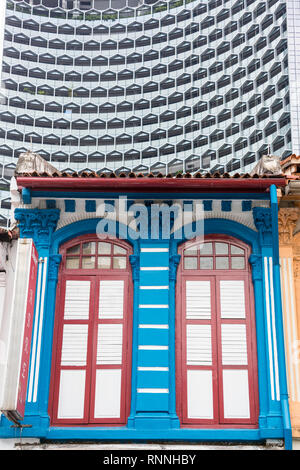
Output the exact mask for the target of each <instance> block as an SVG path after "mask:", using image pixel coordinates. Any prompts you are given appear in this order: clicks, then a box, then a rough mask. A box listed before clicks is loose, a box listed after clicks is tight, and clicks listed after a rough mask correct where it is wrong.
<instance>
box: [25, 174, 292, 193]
mask: <svg viewBox="0 0 300 470" xmlns="http://www.w3.org/2000/svg"><path fill="white" fill-rule="evenodd" d="M17 184H18V188H19V189H22V188H31V189H33V190H43V189H47V190H48V191H60V190H66V189H67V190H70V191H75V190H76V191H95V190H96V191H103V192H110V191H127V192H136V191H143V190H147V191H149V192H152V191H153V192H157V191H158V190H159V191H160V192H169V191H172V190H176V191H177V190H182V191H184V192H186V193H191V192H194V191H196V190H200V189H204V190H206V191H207V190H212V191H213V192H219V191H220V192H221V191H224V190H226V189H230V190H237V189H238V190H240V191H241V192H248V191H249V190H252V191H255V192H264V191H266V190H267V189H268V188H269V187H270V186H271V185H272V184H275V186H285V185H286V179H285V178H242V177H241V178H204V177H203V178H147V177H144V178H109V177H108V178H72V177H70V178H66V177H52V178H51V177H34V176H33V177H31V176H18V177H17Z"/></svg>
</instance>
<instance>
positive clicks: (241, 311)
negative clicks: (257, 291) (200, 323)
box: [220, 280, 246, 318]
mask: <svg viewBox="0 0 300 470" xmlns="http://www.w3.org/2000/svg"><path fill="white" fill-rule="evenodd" d="M220 297H221V318H245V316H246V311H245V286H244V281H243V280H231V281H226V280H225V281H224V280H223V281H220Z"/></svg>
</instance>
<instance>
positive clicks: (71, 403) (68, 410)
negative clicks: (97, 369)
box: [57, 370, 85, 419]
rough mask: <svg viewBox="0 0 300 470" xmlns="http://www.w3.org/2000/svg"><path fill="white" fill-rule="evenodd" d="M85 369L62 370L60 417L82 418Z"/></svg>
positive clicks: (59, 403)
mask: <svg viewBox="0 0 300 470" xmlns="http://www.w3.org/2000/svg"><path fill="white" fill-rule="evenodd" d="M84 393H85V371H84V370H62V371H61V372H60V385H59V402H58V413H57V417H58V418H59V419H80V418H83V415H84Z"/></svg>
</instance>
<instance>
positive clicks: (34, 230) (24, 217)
mask: <svg viewBox="0 0 300 470" xmlns="http://www.w3.org/2000/svg"><path fill="white" fill-rule="evenodd" d="M14 216H15V219H16V220H18V221H19V228H20V237H21V238H32V239H33V240H34V243H35V245H36V247H37V248H38V249H40V248H49V246H50V242H51V236H52V234H53V232H54V231H55V229H56V226H57V222H58V220H59V216H60V210H59V209H20V208H18V209H15V213H14Z"/></svg>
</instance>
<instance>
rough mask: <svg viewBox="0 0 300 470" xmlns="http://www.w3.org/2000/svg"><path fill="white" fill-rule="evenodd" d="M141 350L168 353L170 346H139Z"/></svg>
mask: <svg viewBox="0 0 300 470" xmlns="http://www.w3.org/2000/svg"><path fill="white" fill-rule="evenodd" d="M139 349H140V350H142V351H168V349H169V346H154V345H147V346H146V345H144V346H139Z"/></svg>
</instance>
